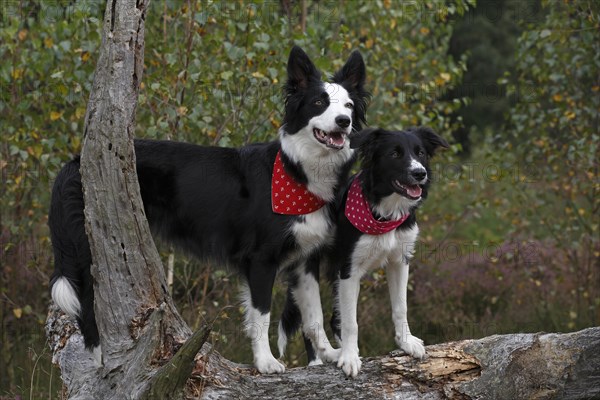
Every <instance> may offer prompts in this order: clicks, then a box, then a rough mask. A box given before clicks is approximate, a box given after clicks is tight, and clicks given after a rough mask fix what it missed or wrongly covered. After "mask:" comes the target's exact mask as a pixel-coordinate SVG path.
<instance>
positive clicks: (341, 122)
mask: <svg viewBox="0 0 600 400" xmlns="http://www.w3.org/2000/svg"><path fill="white" fill-rule="evenodd" d="M350 122H351V120H350V117H347V116H345V115H338V116H337V117H335V123H336V124H337V126H339V127H340V128H347V127H349V126H350Z"/></svg>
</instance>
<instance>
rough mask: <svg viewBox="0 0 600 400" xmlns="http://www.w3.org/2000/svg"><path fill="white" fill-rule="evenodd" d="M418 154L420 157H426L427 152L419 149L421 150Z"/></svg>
mask: <svg viewBox="0 0 600 400" xmlns="http://www.w3.org/2000/svg"><path fill="white" fill-rule="evenodd" d="M417 155H418V156H419V157H425V152H424V151H423V150H419V152H418V153H417Z"/></svg>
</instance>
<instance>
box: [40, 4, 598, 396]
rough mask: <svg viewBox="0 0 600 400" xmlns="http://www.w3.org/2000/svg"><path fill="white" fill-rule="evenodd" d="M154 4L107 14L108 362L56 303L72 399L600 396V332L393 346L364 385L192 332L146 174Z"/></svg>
mask: <svg viewBox="0 0 600 400" xmlns="http://www.w3.org/2000/svg"><path fill="white" fill-rule="evenodd" d="M148 1H149V0H137V1H136V0H109V1H108V2H107V8H106V12H105V17H104V26H103V39H102V46H101V49H100V55H99V60H98V64H97V68H96V74H95V77H94V85H93V89H92V93H91V95H90V100H89V104H88V109H87V113H86V127H85V134H84V136H85V138H84V146H83V152H82V156H81V174H82V183H83V189H84V199H85V204H86V208H85V216H86V230H87V233H88V237H89V242H90V248H91V251H92V257H93V265H92V274H93V276H94V278H95V285H94V291H95V298H94V299H95V311H96V320H97V323H98V327H99V332H100V338H101V345H102V348H103V356H104V366H103V367H101V368H97V367H95V365H94V362H93V360H92V357H91V355H90V353H88V352H87V351H85V350H84V348H83V340H82V337H81V335H80V334H79V332H78V330H77V328H76V325H75V324H74V322H73V321H72V320H70V319H69V318H68V317H67V316H65V315H64V314H61V313H60V312H59V311H58V310H57V309H56V307H51V309H50V313H49V315H48V319H47V323H46V330H47V335H48V338H49V342H50V346H51V348H52V350H53V355H54V358H53V359H54V362H55V363H57V364H58V365H59V366H60V369H61V374H62V377H63V381H64V383H65V386H66V390H67V393H68V396H69V398H74V399H100V398H101V399H112V398H114V399H124V398H132V399H133V398H135V399H150V398H155V399H170V398H183V397H185V398H202V399H232V398H263V399H270V398H272V399H282V398H285V399H295V398H297V399H307V398H319V399H322V398H336V399H353V400H354V399H362V398H365V399H366V398H369V399H370V398H430V399H437V398H484V399H486V398H490V399H492V398H494V399H502V398H506V399H513V398H556V399H570V398H593V397H600V384H599V382H600V372H599V366H600V328H590V329H587V330H584V331H580V332H576V333H571V334H562V335H560V334H516V335H505V336H492V337H489V338H485V339H481V340H467V341H461V342H455V343H448V344H442V345H437V346H429V347H428V348H427V354H428V356H427V358H426V359H425V360H423V361H415V360H413V359H412V358H410V357H408V356H403V355H401V354H396V353H392V354H390V355H387V356H384V357H377V358H369V359H366V360H365V361H364V363H363V370H362V371H361V373H360V375H359V377H358V378H357V379H352V380H351V379H347V378H345V376H344V375H343V373H342V372H341V370H339V369H338V368H336V367H335V366H333V365H324V366H320V367H310V368H296V369H291V370H289V371H287V372H286V373H285V374H282V375H257V374H256V371H255V369H253V368H251V367H248V366H243V365H239V364H235V363H232V362H230V361H228V360H226V359H224V358H222V357H221V356H220V355H219V354H218V353H217V352H215V351H213V350H212V348H211V347H210V346H209V345H207V344H204V342H205V340H206V338H207V335H208V333H209V329H210V328H208V327H203V328H201V329H200V330H199V331H198V332H196V333H195V334H193V335H192V334H191V331H190V329H189V328H188V326H187V325H186V324H185V323H184V321H183V320H182V319H181V317H180V316H179V314H178V313H177V310H176V309H175V307H174V305H173V302H172V300H171V298H170V296H169V293H168V288H167V284H166V281H165V276H164V270H163V267H162V264H161V262H160V258H159V256H158V252H157V251H156V248H155V246H154V243H153V241H152V238H151V235H150V230H149V228H148V224H147V221H146V219H145V216H144V208H143V204H142V202H141V197H140V193H139V185H138V182H137V175H136V170H135V154H134V146H133V136H134V127H135V109H136V105H137V95H138V91H139V84H140V82H141V78H142V72H143V55H144V19H145V13H146V9H147V5H148ZM200 348H202V350H201V351H200V353H198V350H199V349H200Z"/></svg>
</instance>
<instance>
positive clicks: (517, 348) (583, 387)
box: [47, 313, 600, 400]
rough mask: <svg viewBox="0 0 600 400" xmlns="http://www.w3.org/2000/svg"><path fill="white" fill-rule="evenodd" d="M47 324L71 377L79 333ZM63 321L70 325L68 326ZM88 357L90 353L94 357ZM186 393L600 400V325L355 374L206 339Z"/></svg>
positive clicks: (456, 345) (403, 359) (391, 361)
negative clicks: (268, 364)
mask: <svg viewBox="0 0 600 400" xmlns="http://www.w3.org/2000/svg"><path fill="white" fill-rule="evenodd" d="M49 321H55V322H54V323H53V324H50V323H49V324H48V326H47V329H49V330H51V331H52V332H55V334H54V335H49V338H50V339H51V344H52V346H53V349H55V353H54V354H55V357H56V358H57V361H58V362H60V363H66V362H74V363H77V364H76V365H77V367H76V368H63V376H64V374H65V372H67V373H69V374H70V375H68V376H64V377H65V382H66V383H67V385H68V384H69V382H73V381H77V380H78V379H79V380H82V378H80V377H78V376H80V374H83V375H84V376H88V375H89V376H90V377H91V379H92V380H93V379H98V378H97V377H96V375H95V372H94V370H91V371H87V372H86V371H85V370H82V367H84V366H85V365H86V362H85V360H84V361H80V360H79V358H78V357H79V356H80V355H81V354H83V348H82V341H81V336H80V335H79V334H78V333H77V331H76V329H75V328H74V327H73V326H72V325H70V326H69V324H67V323H66V322H65V321H66V317H64V316H62V315H61V314H60V313H55V314H54V316H53V317H51V318H49ZM65 325H66V327H65ZM89 362H90V363H91V359H90V360H89ZM185 394H186V398H188V399H211V400H214V399H226V400H229V399H248V398H260V399H273V400H279V399H300V400H307V399H327V398H333V399H349V400H355V399H507V400H513V399H557V400H562V399H594V398H600V327H597V328H588V329H585V330H582V331H579V332H574V333H565V334H554V333H548V334H546V333H536V334H512V335H496V336H490V337H487V338H483V339H478V340H463V341H459V342H453V343H444V344H439V345H434V346H427V356H426V358H425V359H424V360H422V361H418V360H415V359H413V358H411V357H409V356H406V355H403V354H402V352H401V351H395V352H392V353H390V354H388V355H385V356H381V357H372V358H366V359H363V368H362V370H361V372H360V374H359V375H358V377H357V378H356V379H348V378H346V377H345V376H344V374H343V373H342V371H341V370H340V369H339V368H337V367H336V366H335V365H333V364H328V365H322V366H315V367H303V368H293V369H289V370H287V371H286V372H285V373H284V374H281V375H259V374H258V373H257V372H256V370H255V369H254V368H252V367H250V366H246V365H240V364H236V363H233V362H231V361H229V360H226V359H224V358H223V357H221V356H220V355H219V354H218V353H217V352H215V351H213V349H212V348H211V347H210V346H209V345H208V344H205V345H204V347H203V348H202V351H201V352H200V354H199V355H197V356H196V362H195V366H194V369H193V371H192V374H191V376H190V379H189V380H188V382H187V386H186V392H185Z"/></svg>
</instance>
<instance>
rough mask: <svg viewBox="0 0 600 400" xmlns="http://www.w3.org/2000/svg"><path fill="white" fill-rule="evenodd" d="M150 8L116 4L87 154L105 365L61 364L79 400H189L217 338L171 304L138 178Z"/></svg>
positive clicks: (88, 213)
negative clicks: (138, 116) (199, 355)
mask: <svg viewBox="0 0 600 400" xmlns="http://www.w3.org/2000/svg"><path fill="white" fill-rule="evenodd" d="M148 2H149V0H109V1H107V7H106V11H105V15H104V24H103V35H102V46H101V48H100V53H99V59H98V63H97V66H96V72H95V75H94V85H93V88H92V91H91V94H90V99H89V103H88V107H87V113H86V120H85V133H84V144H83V149H82V154H81V178H82V184H83V192H84V200H85V219H86V231H87V234H88V238H89V243H90V248H91V252H92V258H93V265H92V267H91V271H92V275H93V276H94V279H95V284H94V302H95V311H96V321H97V324H98V329H99V332H100V342H101V346H102V349H103V358H104V366H103V368H101V369H92V370H93V371H94V373H92V374H90V373H89V371H88V373H85V374H77V372H80V371H79V367H78V366H79V365H80V364H79V361H78V360H71V361H72V363H71V362H69V363H67V362H66V360H65V361H59V362H60V364H61V366H62V367H63V376H64V377H65V380H66V382H67V386H68V389H69V397H71V398H103V399H109V398H115V399H123V398H136V399H137V398H149V397H152V398H173V397H181V391H182V389H183V386H184V384H185V382H186V379H187V377H188V376H189V374H190V373H191V368H192V360H193V357H194V356H195V354H196V352H197V351H198V350H199V349H200V347H201V346H202V343H203V338H204V339H205V337H206V332H207V331H206V330H201V332H198V333H197V334H195V335H194V336H192V337H191V338H190V335H191V331H190V329H189V328H188V326H187V325H186V324H185V322H184V321H183V320H182V319H181V317H180V316H179V314H178V313H177V310H176V309H175V307H174V305H173V303H172V301H171V298H170V296H169V294H168V289H167V284H166V281H165V276H164V270H163V267H162V264H161V260H160V257H159V255H158V251H157V250H156V247H155V246H154V242H153V240H152V237H151V235H150V230H149V227H148V223H147V221H146V218H145V215H144V208H143V205H142V201H141V196H140V190H139V184H138V180H137V174H136V167H135V154H134V146H133V136H134V128H135V109H136V105H137V96H138V92H139V85H140V82H141V79H142V73H143V65H144V20H145V16H146V10H147V6H148ZM188 338H190V339H189V340H188V341H187V342H186V340H187V339H188ZM184 342H186V343H185V344H184V345H183V346H181V344H182V343H184ZM180 347H181V348H180ZM175 353H176V354H175ZM174 354H175V356H174V357H173V355H174ZM167 361H169V363H167ZM70 368H76V369H75V370H71V372H73V374H70V373H69V369H70Z"/></svg>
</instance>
